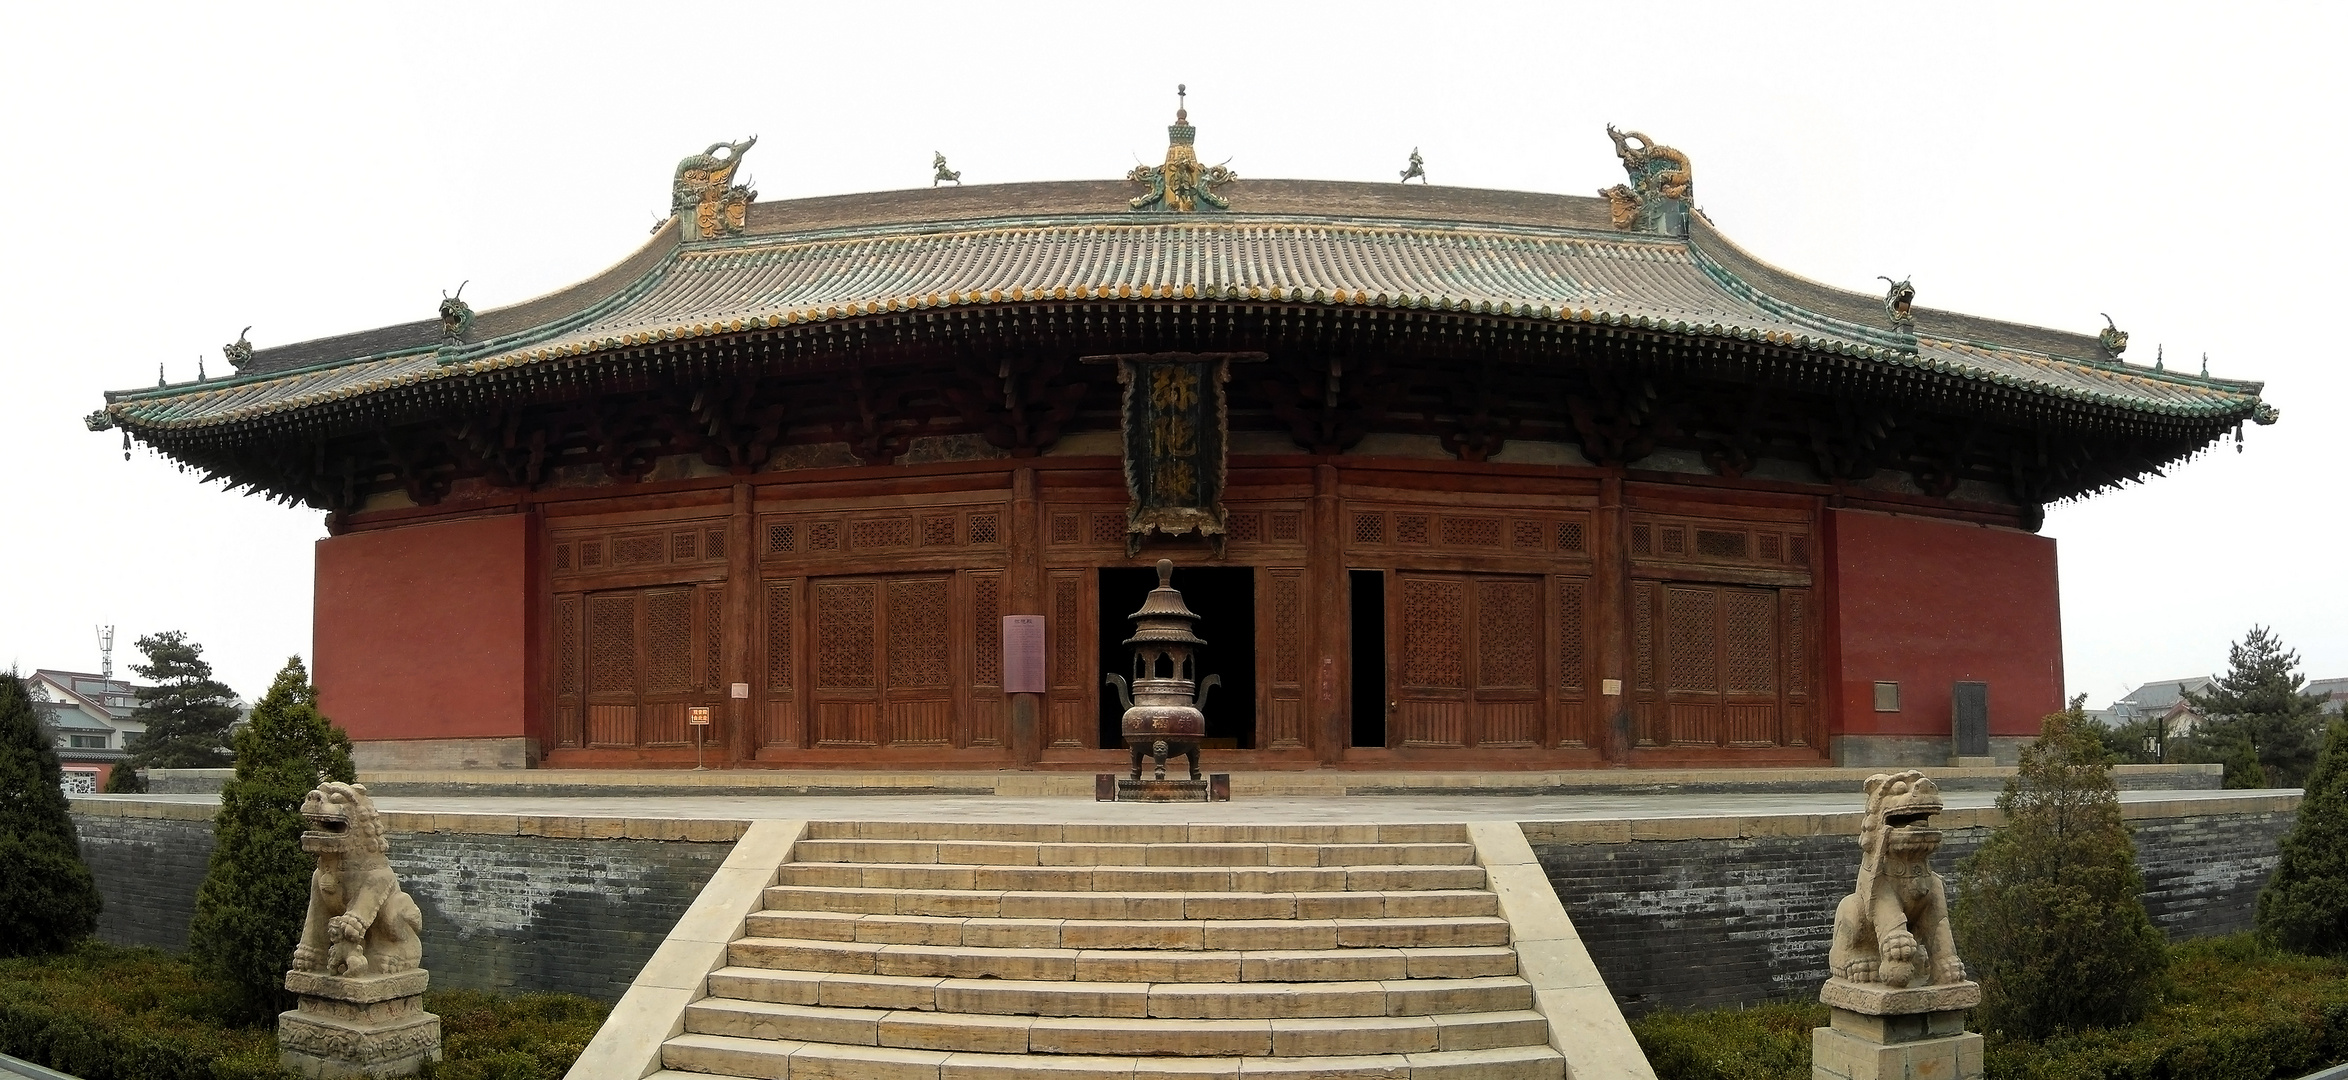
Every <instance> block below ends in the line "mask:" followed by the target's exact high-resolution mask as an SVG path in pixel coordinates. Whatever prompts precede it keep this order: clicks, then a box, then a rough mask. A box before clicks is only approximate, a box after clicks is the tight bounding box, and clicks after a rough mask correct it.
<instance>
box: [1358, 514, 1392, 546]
mask: <svg viewBox="0 0 2348 1080" xmlns="http://www.w3.org/2000/svg"><path fill="white" fill-rule="evenodd" d="M1353 542H1354V543H1356V544H1384V543H1385V542H1386V515H1384V514H1355V515H1354V516H1353Z"/></svg>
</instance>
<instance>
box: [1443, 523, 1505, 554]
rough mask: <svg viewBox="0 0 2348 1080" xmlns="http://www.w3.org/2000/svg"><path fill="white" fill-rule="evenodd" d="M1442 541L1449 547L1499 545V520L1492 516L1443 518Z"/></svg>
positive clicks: (1487, 546)
mask: <svg viewBox="0 0 2348 1080" xmlns="http://www.w3.org/2000/svg"><path fill="white" fill-rule="evenodd" d="M1443 542H1444V543H1445V544H1447V545H1449V546H1451V547H1482V548H1496V547H1499V546H1500V522H1499V521H1498V520H1496V519H1494V518H1444V519H1443Z"/></svg>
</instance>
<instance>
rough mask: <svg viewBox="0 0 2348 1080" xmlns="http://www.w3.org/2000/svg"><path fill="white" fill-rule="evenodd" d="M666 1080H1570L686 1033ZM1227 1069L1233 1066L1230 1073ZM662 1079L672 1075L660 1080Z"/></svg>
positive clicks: (1549, 1062)
mask: <svg viewBox="0 0 2348 1080" xmlns="http://www.w3.org/2000/svg"><path fill="white" fill-rule="evenodd" d="M661 1064H662V1065H663V1066H665V1069H664V1073H665V1072H667V1071H671V1070H673V1071H675V1072H679V1073H685V1074H689V1075H690V1074H701V1075H703V1076H708V1075H710V1074H717V1075H722V1076H730V1077H764V1078H770V1080H773V1078H789V1080H819V1078H839V1080H847V1078H850V1077H853V1078H856V1080H1176V1078H1180V1080H1198V1078H1200V1077H1224V1078H1228V1080H1240V1078H1241V1077H1249V1078H1252V1077H1290V1078H1295V1080H1304V1078H1307V1077H1309V1078H1311V1080H1564V1077H1565V1059H1564V1058H1563V1057H1561V1056H1559V1054H1558V1053H1557V1051H1555V1050H1552V1049H1550V1048H1549V1047H1548V1046H1546V1045H1541V1046H1515V1047H1507V1048H1503V1049H1493V1050H1451V1051H1441V1050H1438V1051H1434V1052H1431V1053H1418V1054H1365V1055H1352V1056H1346V1057H1333V1056H1332V1057H1253V1058H1226V1059H1222V1060H1221V1061H1219V1062H1218V1061H1214V1059H1209V1060H1208V1061H1206V1062H1202V1061H1199V1060H1198V1059H1195V1058H1184V1059H1164V1058H1147V1057H1129V1056H1123V1055H1118V1056H1106V1055H1104V1056H1090V1055H1084V1056H1075V1055H1058V1054H989V1053H977V1052H967V1051H965V1052H947V1051H940V1050H909V1049H900V1048H897V1047H886V1046H845V1045H837V1044H829V1043H804V1042H771V1041H767V1040H762V1039H745V1038H738V1037H733V1036H726V1035H701V1034H691V1033H688V1034H684V1035H679V1036H676V1037H675V1038H672V1039H670V1040H669V1041H668V1042H667V1043H666V1044H665V1045H664V1046H663V1047H662V1048H661ZM1224 1066H1228V1068H1227V1069H1226V1068H1224ZM655 1075H656V1076H658V1075H663V1073H656V1074H655Z"/></svg>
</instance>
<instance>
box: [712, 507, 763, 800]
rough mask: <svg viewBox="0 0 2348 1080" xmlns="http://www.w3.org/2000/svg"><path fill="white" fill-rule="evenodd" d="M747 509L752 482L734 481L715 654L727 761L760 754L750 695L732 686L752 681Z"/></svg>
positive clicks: (753, 622) (754, 586)
mask: <svg viewBox="0 0 2348 1080" xmlns="http://www.w3.org/2000/svg"><path fill="white" fill-rule="evenodd" d="M750 508H751V492H750V485H749V484H746V483H745V484H735V485H734V512H733V515H732V516H731V517H729V518H727V519H726V600H725V605H726V608H725V620H726V625H725V649H724V651H723V653H722V654H721V655H720V656H719V657H718V667H719V670H720V671H721V672H723V674H724V677H725V682H726V685H724V686H722V687H719V690H720V692H722V693H724V694H725V704H724V708H725V712H724V714H723V715H724V716H725V718H726V732H727V740H726V742H727V747H726V754H725V756H726V760H727V761H729V762H743V761H748V760H750V759H751V758H753V757H755V756H757V753H758V739H757V733H756V731H755V730H754V729H755V728H756V726H757V724H758V721H759V717H758V716H757V714H756V713H755V712H754V711H753V710H752V709H751V701H750V699H749V698H747V697H736V696H734V692H733V688H734V687H736V686H748V685H749V683H750V657H751V655H752V652H751V648H750V641H751V638H752V636H753V635H755V634H756V633H757V632H758V629H757V627H758V605H757V603H756V602H755V598H756V596H757V593H758V553H757V552H756V551H754V550H752V549H751V540H750V538H751V518H752V515H751V511H750Z"/></svg>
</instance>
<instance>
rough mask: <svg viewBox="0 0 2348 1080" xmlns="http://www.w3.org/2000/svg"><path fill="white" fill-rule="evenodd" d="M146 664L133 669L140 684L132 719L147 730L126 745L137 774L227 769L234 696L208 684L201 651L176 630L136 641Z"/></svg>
mask: <svg viewBox="0 0 2348 1080" xmlns="http://www.w3.org/2000/svg"><path fill="white" fill-rule="evenodd" d="M138 644H139V651H140V652H142V653H145V654H146V656H147V662H146V663H144V664H132V665H131V670H132V671H135V672H138V673H139V676H140V677H141V678H145V679H151V680H153V681H154V685H152V686H142V687H140V688H139V707H138V709H137V710H136V711H135V712H133V713H132V714H131V716H132V718H133V719H135V720H138V721H140V722H142V723H144V724H146V725H147V730H145V731H143V732H140V733H139V734H138V735H135V736H133V737H132V738H131V740H130V761H129V762H128V764H129V765H130V766H131V767H133V768H138V769H217V768H219V767H221V766H223V765H226V764H228V755H229V749H228V727H229V725H231V724H234V723H236V714H237V707H236V692H235V691H233V690H230V689H229V688H228V687H226V686H224V685H221V684H220V683H218V682H216V681H214V680H213V678H212V665H210V664H208V663H205V662H204V647H203V646H201V645H198V644H196V643H195V642H192V641H189V640H188V639H187V635H186V634H185V633H182V632H180V631H178V630H166V631H164V632H163V633H160V634H149V635H147V636H145V637H142V638H140V639H139V643H138Z"/></svg>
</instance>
